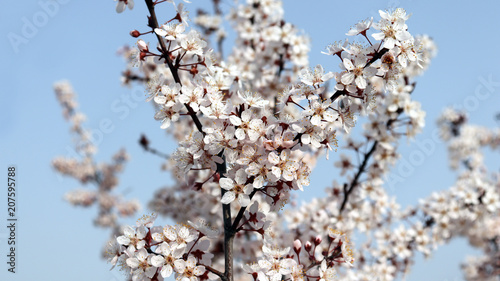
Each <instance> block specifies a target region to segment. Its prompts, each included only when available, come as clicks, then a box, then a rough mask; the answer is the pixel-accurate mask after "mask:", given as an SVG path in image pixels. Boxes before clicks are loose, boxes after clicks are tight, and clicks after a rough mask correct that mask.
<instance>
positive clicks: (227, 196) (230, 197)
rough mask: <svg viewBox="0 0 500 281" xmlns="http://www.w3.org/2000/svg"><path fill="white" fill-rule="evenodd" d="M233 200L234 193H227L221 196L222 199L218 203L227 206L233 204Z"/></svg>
mask: <svg viewBox="0 0 500 281" xmlns="http://www.w3.org/2000/svg"><path fill="white" fill-rule="evenodd" d="M235 198H236V196H235V194H234V192H232V191H228V192H226V193H225V194H224V196H222V199H221V200H220V202H221V203H222V204H229V203H231V202H233V201H234V199H235Z"/></svg>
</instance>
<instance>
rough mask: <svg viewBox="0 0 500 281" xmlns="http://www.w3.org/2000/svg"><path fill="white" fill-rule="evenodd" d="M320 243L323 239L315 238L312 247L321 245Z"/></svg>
mask: <svg viewBox="0 0 500 281" xmlns="http://www.w3.org/2000/svg"><path fill="white" fill-rule="evenodd" d="M321 241H323V239H321V236H319V235H318V236H316V238H314V245H316V246H317V245H319V244H320V243H321Z"/></svg>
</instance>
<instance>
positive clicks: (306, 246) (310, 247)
mask: <svg viewBox="0 0 500 281" xmlns="http://www.w3.org/2000/svg"><path fill="white" fill-rule="evenodd" d="M304 249H306V251H307V252H310V251H311V249H312V244H311V242H309V241H307V242H306V244H305V245H304Z"/></svg>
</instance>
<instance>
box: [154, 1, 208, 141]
mask: <svg viewBox="0 0 500 281" xmlns="http://www.w3.org/2000/svg"><path fill="white" fill-rule="evenodd" d="M145 1H146V5H147V6H148V11H149V14H150V15H151V17H149V23H148V24H149V27H151V29H152V30H153V33H154V34H155V35H156V39H158V42H159V43H160V48H161V51H162V58H164V59H165V63H166V64H167V65H168V68H169V69H170V72H171V73H172V76H173V77H174V81H175V82H176V83H179V85H181V86H182V83H181V79H180V77H179V72H178V70H177V68H176V67H175V66H174V64H173V62H172V59H171V58H170V52H169V51H168V49H167V46H166V45H165V41H163V38H162V37H161V36H160V35H158V34H156V32H154V30H155V28H158V27H159V25H158V19H157V18H156V12H155V4H154V3H153V0H145ZM181 94H182V93H181ZM184 106H185V107H186V109H187V111H188V112H189V115H190V116H191V118H192V119H193V122H194V124H195V125H196V128H197V129H198V131H200V132H201V133H202V134H203V135H205V132H203V126H202V125H201V122H200V119H198V116H196V112H194V110H193V109H192V108H191V106H189V104H187V103H185V104H184Z"/></svg>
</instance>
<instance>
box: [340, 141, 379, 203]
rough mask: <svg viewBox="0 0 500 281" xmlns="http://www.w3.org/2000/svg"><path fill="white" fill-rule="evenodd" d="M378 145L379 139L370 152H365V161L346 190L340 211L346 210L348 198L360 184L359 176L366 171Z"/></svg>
mask: <svg viewBox="0 0 500 281" xmlns="http://www.w3.org/2000/svg"><path fill="white" fill-rule="evenodd" d="M377 145H378V141H375V142H373V145H372V148H371V149H370V151H368V153H366V154H365V158H364V159H363V163H361V166H359V169H358V172H357V173H356V176H354V179H353V180H352V182H351V184H350V185H349V188H348V189H347V190H344V200H343V201H342V205H340V209H339V213H342V211H343V210H344V208H345V206H346V204H347V200H348V199H349V195H350V194H351V192H352V191H353V190H354V188H355V187H356V186H357V185H358V182H359V177H360V176H361V174H362V173H363V172H364V171H365V168H366V165H367V164H368V160H369V159H370V157H371V156H372V154H373V152H375V149H376V148H377Z"/></svg>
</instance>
